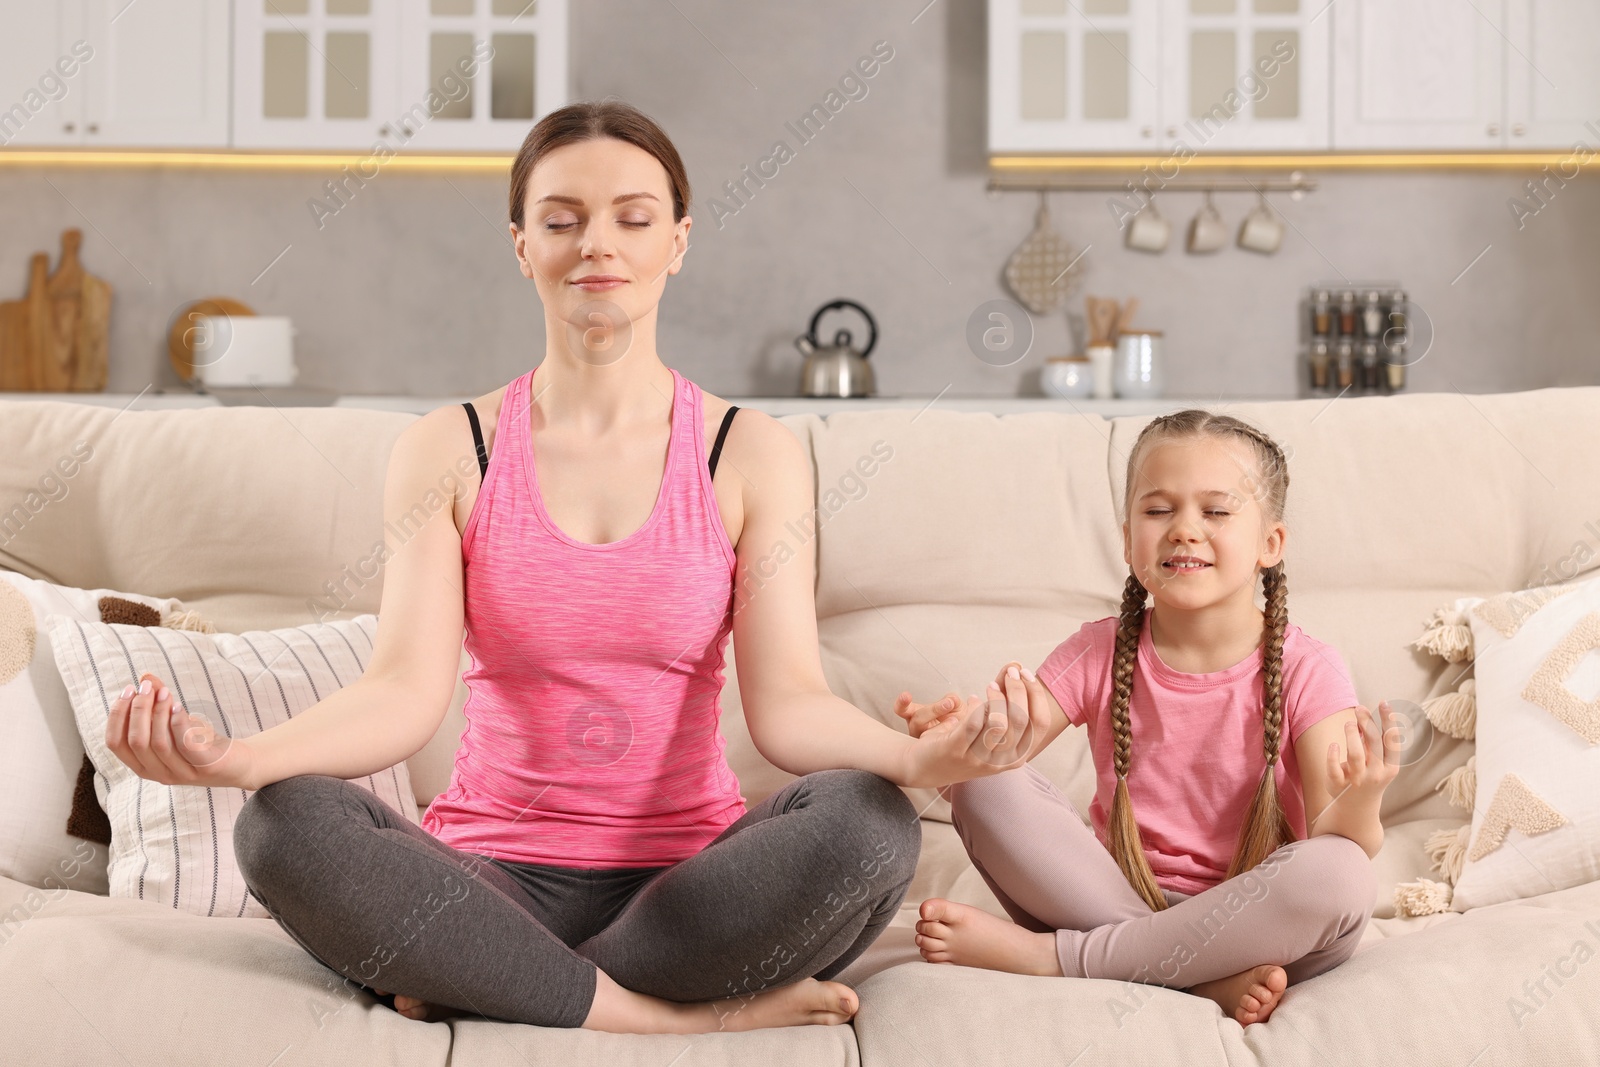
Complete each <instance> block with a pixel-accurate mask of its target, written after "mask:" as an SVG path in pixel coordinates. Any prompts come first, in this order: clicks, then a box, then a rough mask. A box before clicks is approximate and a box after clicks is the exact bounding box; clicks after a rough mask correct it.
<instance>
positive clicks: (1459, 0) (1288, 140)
mask: <svg viewBox="0 0 1600 1067" xmlns="http://www.w3.org/2000/svg"><path fill="white" fill-rule="evenodd" d="M1597 42H1600V0H1336V2H1330V0H989V150H990V151H991V152H993V153H996V154H1001V153H1006V152H1038V153H1049V152H1068V151H1091V152H1092V151H1101V152H1117V151H1128V150H1134V151H1144V152H1157V151H1161V152H1166V151H1171V150H1173V149H1175V148H1177V147H1178V146H1179V145H1182V146H1185V147H1186V148H1188V149H1190V150H1193V151H1196V152H1200V151H1209V152H1254V151H1271V150H1290V151H1328V150H1351V151H1362V150H1379V151H1406V150H1413V151H1422V152H1429V151H1451V150H1466V151H1498V150H1501V149H1529V150H1552V149H1569V148H1571V147H1572V145H1573V143H1574V142H1575V141H1577V140H1578V139H1580V138H1583V139H1585V140H1586V141H1589V142H1591V143H1592V141H1593V139H1594V138H1595V136H1596V135H1597V133H1600V131H1596V130H1592V129H1590V130H1586V129H1585V126H1584V124H1585V122H1586V121H1589V122H1592V121H1594V120H1595V119H1596V118H1597V116H1600V62H1597V59H1600V44H1597Z"/></svg>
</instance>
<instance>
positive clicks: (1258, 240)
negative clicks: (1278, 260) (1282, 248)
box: [1239, 193, 1283, 256]
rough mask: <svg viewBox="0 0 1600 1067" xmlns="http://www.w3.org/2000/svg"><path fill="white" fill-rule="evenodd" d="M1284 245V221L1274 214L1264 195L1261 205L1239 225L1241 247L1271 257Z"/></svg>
mask: <svg viewBox="0 0 1600 1067" xmlns="http://www.w3.org/2000/svg"><path fill="white" fill-rule="evenodd" d="M1282 243H1283V221H1282V220H1281V219H1279V218H1278V217H1277V215H1275V214H1273V211H1272V208H1271V206H1270V205H1268V204H1267V196H1266V194H1265V193H1262V194H1261V201H1260V203H1258V204H1256V206H1255V207H1254V208H1252V209H1251V210H1250V214H1248V215H1246V216H1245V217H1244V221H1243V222H1241V223H1240V224H1239V247H1240V248H1243V249H1246V250H1248V251H1251V252H1260V253H1262V254H1263V255H1269V256H1270V255H1271V254H1272V253H1274V252H1276V251H1277V250H1278V246H1279V245H1281V244H1282Z"/></svg>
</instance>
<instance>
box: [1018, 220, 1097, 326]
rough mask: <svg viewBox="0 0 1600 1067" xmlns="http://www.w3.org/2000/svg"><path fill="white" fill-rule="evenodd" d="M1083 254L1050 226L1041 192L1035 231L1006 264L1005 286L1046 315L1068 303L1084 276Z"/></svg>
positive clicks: (1031, 309)
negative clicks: (1081, 255)
mask: <svg viewBox="0 0 1600 1067" xmlns="http://www.w3.org/2000/svg"><path fill="white" fill-rule="evenodd" d="M1080 264H1081V257H1080V256H1079V255H1078V253H1077V252H1076V251H1074V249H1073V247H1072V245H1070V244H1068V243H1067V241H1066V240H1065V239H1064V238H1063V237H1062V236H1061V235H1060V234H1058V233H1056V232H1055V230H1054V229H1052V228H1051V226H1050V208H1049V206H1048V205H1047V204H1046V203H1045V196H1044V193H1043V192H1041V193H1040V194H1039V211H1038V214H1036V215H1035V216H1034V219H1033V232H1032V233H1030V234H1028V236H1027V237H1026V238H1024V239H1023V241H1022V244H1020V245H1018V246H1017V250H1016V251H1015V252H1013V253H1012V254H1011V259H1010V260H1009V261H1007V263H1006V269H1005V279H1006V285H1007V287H1009V288H1010V290H1011V292H1012V294H1013V295H1014V296H1016V298H1017V299H1018V300H1020V301H1021V302H1022V306H1023V307H1025V308H1027V309H1028V310H1029V311H1031V312H1033V313H1034V314H1035V315H1047V314H1049V313H1050V312H1052V311H1055V310H1056V309H1057V308H1059V307H1061V305H1063V304H1064V303H1066V301H1067V298H1068V297H1070V296H1071V295H1072V294H1073V292H1075V291H1076V289H1077V287H1078V284H1079V282H1080V281H1081V279H1082V276H1083V267H1082V266H1081V265H1080Z"/></svg>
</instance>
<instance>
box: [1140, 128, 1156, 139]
mask: <svg viewBox="0 0 1600 1067" xmlns="http://www.w3.org/2000/svg"><path fill="white" fill-rule="evenodd" d="M1155 132H1156V131H1155V130H1152V129H1151V128H1150V127H1149V126H1144V127H1141V128H1140V130H1139V136H1140V137H1149V136H1150V135H1152V134H1153V133H1155Z"/></svg>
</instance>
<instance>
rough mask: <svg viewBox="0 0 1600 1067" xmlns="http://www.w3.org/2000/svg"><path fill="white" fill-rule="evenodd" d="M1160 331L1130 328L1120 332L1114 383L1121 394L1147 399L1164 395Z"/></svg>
mask: <svg viewBox="0 0 1600 1067" xmlns="http://www.w3.org/2000/svg"><path fill="white" fill-rule="evenodd" d="M1161 346H1162V336H1161V331H1160V330H1128V331H1125V332H1123V333H1121V334H1118V335H1117V359H1116V366H1115V368H1114V369H1113V374H1112V385H1113V388H1114V389H1115V390H1116V394H1117V396H1119V397H1129V398H1133V399H1139V400H1148V399H1151V398H1154V397H1159V396H1160V395H1161V389H1162V385H1163V384H1164V383H1163V374H1162V366H1161V364H1162V358H1161Z"/></svg>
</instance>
